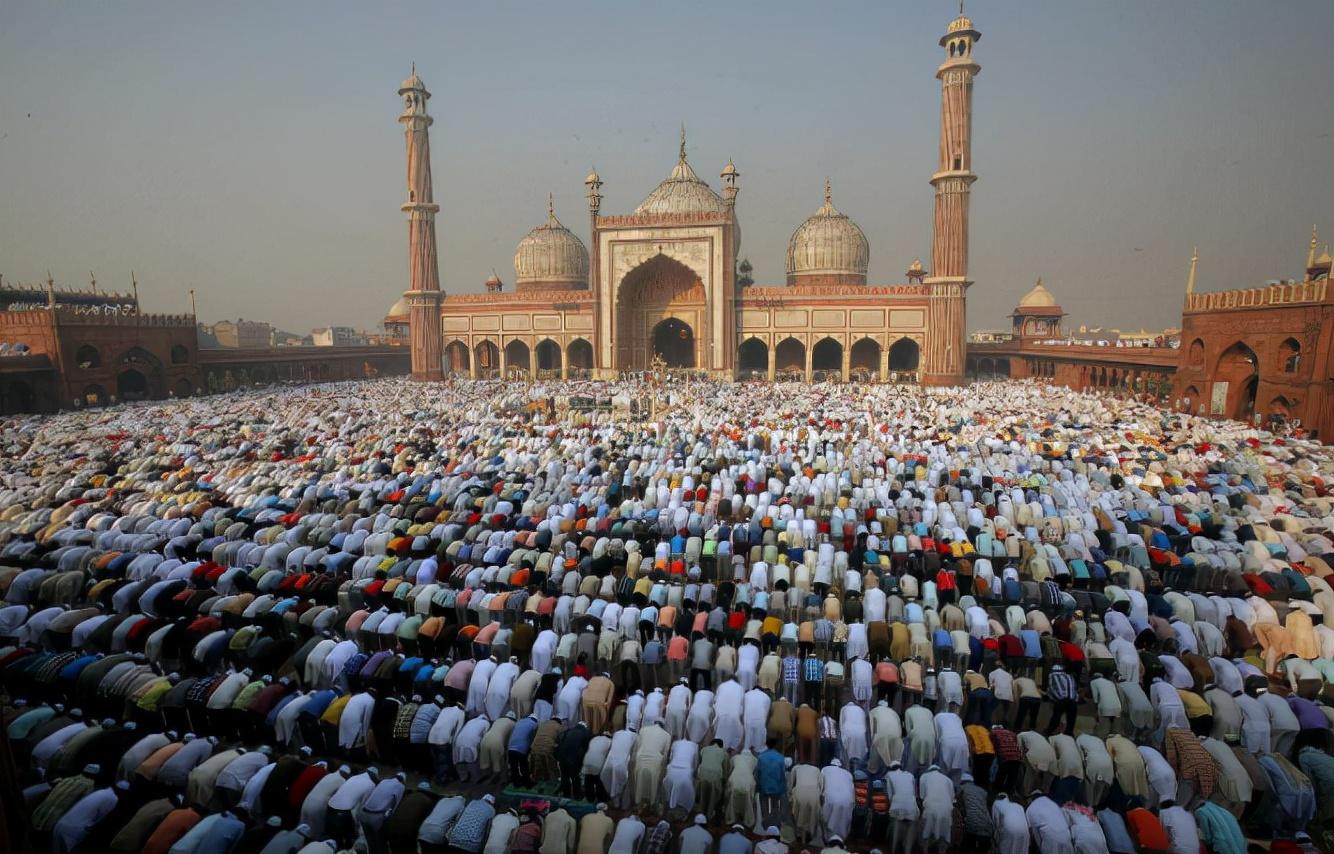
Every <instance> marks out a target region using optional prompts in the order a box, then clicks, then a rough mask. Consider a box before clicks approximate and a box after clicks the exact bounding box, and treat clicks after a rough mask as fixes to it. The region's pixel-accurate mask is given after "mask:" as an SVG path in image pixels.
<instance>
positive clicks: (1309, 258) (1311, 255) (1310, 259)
mask: <svg viewBox="0 0 1334 854" xmlns="http://www.w3.org/2000/svg"><path fill="white" fill-rule="evenodd" d="M1319 240H1320V234H1319V232H1317V231H1316V228H1315V223H1311V248H1310V249H1308V250H1307V251H1306V269H1308V270H1309V269H1311V268H1312V267H1314V266H1315V247H1316V243H1317V242H1318V241H1319Z"/></svg>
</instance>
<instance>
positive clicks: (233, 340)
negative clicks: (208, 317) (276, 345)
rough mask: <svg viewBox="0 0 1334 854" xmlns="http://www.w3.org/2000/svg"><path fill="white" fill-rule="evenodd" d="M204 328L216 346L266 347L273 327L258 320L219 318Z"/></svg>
mask: <svg viewBox="0 0 1334 854" xmlns="http://www.w3.org/2000/svg"><path fill="white" fill-rule="evenodd" d="M204 328H205V329H207V330H208V332H209V334H210V335H211V336H212V338H213V340H214V341H216V342H217V346H219V347H223V348H227V349H237V348H240V349H243V350H250V349H254V348H256V347H268V346H269V345H270V341H271V339H272V335H273V327H272V326H270V325H269V324H267V323H264V322H262V321H258V320H237V321H231V320H220V321H218V322H217V323H215V324H213V325H212V326H207V327H204Z"/></svg>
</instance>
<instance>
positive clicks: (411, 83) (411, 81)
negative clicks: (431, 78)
mask: <svg viewBox="0 0 1334 854" xmlns="http://www.w3.org/2000/svg"><path fill="white" fill-rule="evenodd" d="M414 89H415V90H417V91H419V92H425V91H426V84H425V83H423V82H422V79H421V78H420V77H418V76H417V66H416V65H413V66H412V73H411V74H409V75H408V77H407V79H406V80H404V81H403V82H402V83H400V84H399V86H398V94H400V95H402V94H403V93H404V92H408V91H411V90H414Z"/></svg>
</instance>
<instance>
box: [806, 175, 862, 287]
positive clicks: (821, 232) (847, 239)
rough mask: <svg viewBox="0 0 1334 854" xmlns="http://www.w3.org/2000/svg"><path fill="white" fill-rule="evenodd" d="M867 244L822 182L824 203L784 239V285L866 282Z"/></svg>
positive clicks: (858, 228) (827, 185)
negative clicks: (785, 274)
mask: <svg viewBox="0 0 1334 854" xmlns="http://www.w3.org/2000/svg"><path fill="white" fill-rule="evenodd" d="M870 260H871V247H870V244H868V243H867V242H866V235H865V234H864V233H862V230H861V228H860V227H859V226H858V225H857V223H855V222H853V221H852V220H851V219H849V218H848V216H847V214H843V213H839V211H838V209H837V208H835V207H834V201H833V197H832V194H831V193H830V189H829V182H827V181H826V182H825V195H824V204H823V205H822V206H821V207H820V209H819V210H817V211H816V212H815V214H814V215H813V216H811V218H810V219H808V220H806V221H805V222H803V223H802V224H801V225H799V226H797V230H796V231H794V232H792V239H791V240H789V241H788V242H787V277H788V284H796V283H798V282H801V281H807V282H817V283H830V284H849V283H856V284H863V285H864V284H866V267H867V265H868V264H869V263H870Z"/></svg>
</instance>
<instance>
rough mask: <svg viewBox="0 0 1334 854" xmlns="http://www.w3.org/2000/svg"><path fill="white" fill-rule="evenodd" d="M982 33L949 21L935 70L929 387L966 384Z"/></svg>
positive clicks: (925, 373)
mask: <svg viewBox="0 0 1334 854" xmlns="http://www.w3.org/2000/svg"><path fill="white" fill-rule="evenodd" d="M981 38H982V34H981V33H979V32H978V31H977V30H975V29H973V22H972V21H971V20H970V19H969V18H967V17H965V16H964V14H963V5H962V4H960V6H959V17H957V18H955V19H954V20H953V21H951V22H950V25H949V28H948V29H947V30H946V31H945V35H944V36H942V37H941V39H940V46H941V47H943V48H945V51H946V56H945V61H944V62H943V63H941V65H940V68H939V69H938V70H937V71H936V79H937V80H939V81H940V87H941V100H940V164H939V167H938V168H937V169H936V173H935V174H934V175H932V176H931V186H933V187H935V188H936V213H935V220H934V223H933V226H932V233H931V275H930V276H928V277H927V278H926V279H925V280H924V283H925V284H926V285H927V287H928V288H929V290H930V296H929V297H928V304H927V347H926V358H925V359H924V362H925V364H924V365H923V366H922V381H923V382H924V383H926V384H928V385H956V384H959V383H962V382H963V366H964V338H965V333H966V331H967V315H966V313H965V309H964V299H965V295H966V293H967V291H968V286H969V285H971V284H972V282H971V281H970V280H969V278H968V193H969V188H970V187H971V186H972V184H973V182H974V181H976V180H977V176H976V175H974V174H973V78H974V77H975V76H977V73H978V71H979V70H981V69H980V68H979V66H978V65H977V63H975V62H974V61H973V46H974V45H975V44H976V43H977V41H978V40H979V39H981Z"/></svg>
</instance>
